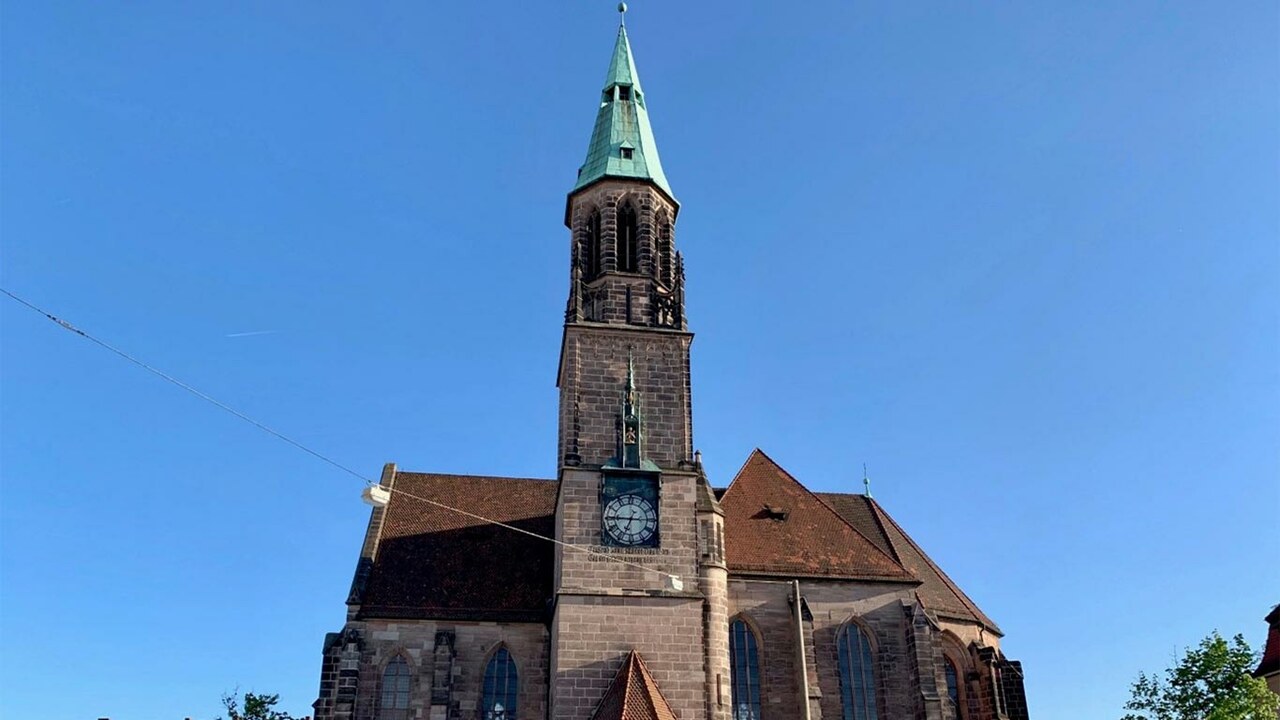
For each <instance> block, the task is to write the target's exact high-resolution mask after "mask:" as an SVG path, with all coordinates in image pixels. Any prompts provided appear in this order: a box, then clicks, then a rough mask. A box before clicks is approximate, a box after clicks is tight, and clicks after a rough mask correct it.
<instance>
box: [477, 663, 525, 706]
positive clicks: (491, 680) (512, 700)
mask: <svg viewBox="0 0 1280 720" xmlns="http://www.w3.org/2000/svg"><path fill="white" fill-rule="evenodd" d="M518 690H519V680H518V678H517V677H516V663H515V661H514V660H512V659H511V653H509V652H507V649H506V648H498V651H497V652H495V653H494V654H493V657H492V658H490V659H489V665H488V666H486V667H485V669H484V698H483V705H482V708H483V710H484V715H483V718H484V720H515V718H516V692H517V691H518Z"/></svg>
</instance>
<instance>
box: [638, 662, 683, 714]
mask: <svg viewBox="0 0 1280 720" xmlns="http://www.w3.org/2000/svg"><path fill="white" fill-rule="evenodd" d="M631 654H632V657H634V658H635V663H636V667H637V668H639V672H640V680H641V682H643V684H644V687H645V689H646V690H648V692H647V693H645V699H646V700H648V701H649V709H650V710H652V711H653V716H654V717H658V703H659V702H661V703H662V706H663V709H665V710H666V711H667V713H668V714H670V715H671V716H672V717H675V710H674V709H672V707H671V703H670V702H667V696H666V695H663V694H662V688H660V687H658V680H657V678H655V677H654V676H653V673H651V672H649V666H648V665H646V664H645V662H644V658H643V657H641V656H640V653H638V652H636V650H635V649H632V650H631ZM655 695H656V696H657V697H656V698H655V697H654V696H655Z"/></svg>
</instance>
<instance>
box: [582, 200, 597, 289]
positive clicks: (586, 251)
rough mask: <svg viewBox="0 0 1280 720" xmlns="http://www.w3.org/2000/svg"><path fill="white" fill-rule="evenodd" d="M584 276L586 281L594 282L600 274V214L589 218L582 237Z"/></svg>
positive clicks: (594, 214)
mask: <svg viewBox="0 0 1280 720" xmlns="http://www.w3.org/2000/svg"><path fill="white" fill-rule="evenodd" d="M582 254H583V258H582V259H583V263H582V274H583V277H584V278H585V279H586V280H594V279H595V277H596V276H597V275H599V274H600V213H599V212H593V213H591V216H590V217H588V218H587V227H586V231H585V232H584V233H583V237H582Z"/></svg>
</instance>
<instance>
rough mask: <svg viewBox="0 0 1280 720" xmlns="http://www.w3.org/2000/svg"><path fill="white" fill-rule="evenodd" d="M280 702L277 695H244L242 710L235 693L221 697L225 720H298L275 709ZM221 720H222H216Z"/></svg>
mask: <svg viewBox="0 0 1280 720" xmlns="http://www.w3.org/2000/svg"><path fill="white" fill-rule="evenodd" d="M279 701H280V696H279V695H257V694H255V693H251V692H247V693H245V694H244V710H243V711H242V710H241V709H240V700H239V698H237V697H236V693H234V692H233V693H228V694H225V695H223V696H222V706H223V707H225V708H226V709H227V720H298V719H297V718H295V717H294V716H292V715H290V714H289V713H283V712H280V711H278V710H276V709H275V706H276V703H277V702H279ZM218 720H222V718H218Z"/></svg>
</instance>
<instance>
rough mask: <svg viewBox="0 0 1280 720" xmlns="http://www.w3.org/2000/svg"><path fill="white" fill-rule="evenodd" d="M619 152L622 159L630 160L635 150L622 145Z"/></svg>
mask: <svg viewBox="0 0 1280 720" xmlns="http://www.w3.org/2000/svg"><path fill="white" fill-rule="evenodd" d="M620 152H621V153H622V159H623V160H630V159H631V158H632V157H633V156H634V155H635V152H636V151H635V150H632V149H631V148H628V147H624V148H620Z"/></svg>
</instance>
